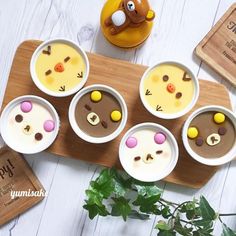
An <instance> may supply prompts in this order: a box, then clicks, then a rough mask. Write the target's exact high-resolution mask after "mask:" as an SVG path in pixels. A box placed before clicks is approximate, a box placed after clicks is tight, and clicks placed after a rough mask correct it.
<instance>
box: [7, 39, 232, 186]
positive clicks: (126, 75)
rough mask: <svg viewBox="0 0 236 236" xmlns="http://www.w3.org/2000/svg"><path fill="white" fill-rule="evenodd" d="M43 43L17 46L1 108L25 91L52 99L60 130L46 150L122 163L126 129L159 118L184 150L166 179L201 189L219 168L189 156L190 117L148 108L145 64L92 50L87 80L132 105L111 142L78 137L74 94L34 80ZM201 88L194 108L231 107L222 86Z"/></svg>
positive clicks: (107, 163) (104, 162) (93, 160)
mask: <svg viewBox="0 0 236 236" xmlns="http://www.w3.org/2000/svg"><path fill="white" fill-rule="evenodd" d="M39 44H40V42H39V41H25V42H23V43H22V44H21V45H20V46H19V48H18V49H17V52H16V55H15V58H14V61H13V65H12V68H11V72H10V77H9V81H8V85H7V88H6V93H5V97H4V102H3V108H4V107H5V105H6V104H7V103H8V102H9V101H11V100H12V99H14V98H15V97H17V96H21V95H26V94H34V95H38V96H41V97H43V98H45V99H47V100H49V101H50V102H51V103H52V104H53V105H54V106H55V107H56V109H57V111H58V113H59V116H60V119H61V127H60V132H59V135H58V137H57V139H56V141H55V143H54V144H53V145H52V146H51V147H50V148H49V149H48V151H49V152H51V153H54V154H58V155H60V156H63V157H73V158H76V159H79V160H84V161H88V162H91V163H96V164H99V165H102V166H107V167H112V166H114V165H116V166H118V167H120V163H119V158H118V147H119V142H120V139H121V138H122V136H123V134H124V132H126V131H127V130H128V129H129V128H130V127H132V126H134V125H136V124H138V123H142V122H156V123H159V124H161V125H164V126H166V127H167V128H168V129H170V130H171V131H172V132H173V134H174V135H175V137H176V138H177V140H178V144H179V149H180V155H179V161H178V164H177V167H176V168H175V170H174V171H173V172H172V173H171V174H170V175H169V176H168V177H167V178H166V179H165V180H166V181H168V182H172V183H176V184H181V185H185V186H190V187H193V188H200V187H202V186H203V185H204V184H205V183H206V182H207V181H208V180H209V179H210V178H211V177H212V175H213V174H214V173H215V172H216V171H217V169H218V167H208V166H204V165H202V164H199V163H198V162H196V161H194V160H193V159H192V158H191V157H190V156H188V154H187V153H186V151H185V150H184V147H183V145H182V140H181V129H182V126H183V123H184V121H185V120H186V118H187V116H184V117H182V118H180V119H177V120H174V121H167V120H161V119H158V118H156V117H154V116H152V115H151V114H150V113H148V112H147V111H146V110H145V108H144V107H143V105H142V104H141V101H140V98H139V81H140V78H141V76H142V75H143V73H144V71H145V70H146V69H147V67H146V66H142V65H135V64H131V63H129V62H125V61H121V60H117V59H112V58H108V57H104V56H100V55H96V54H91V53H88V57H89V61H90V75H89V79H88V82H87V84H86V85H91V84H95V83H101V84H106V85H109V86H112V87H113V88H115V89H116V90H118V91H119V92H120V93H121V94H122V96H123V97H124V99H125V100H126V103H127V106H128V112H129V115H128V122H127V125H126V128H125V130H124V131H123V133H122V134H121V135H120V136H119V137H118V138H117V139H115V140H114V141H112V142H110V143H106V144H99V145H94V144H89V143H86V142H84V141H83V140H81V139H80V138H78V137H77V136H76V135H75V133H74V132H73V130H72V129H71V127H70V124H69V121H68V115H67V113H68V107H69V104H70V101H71V99H72V96H71V97H67V98H54V97H50V96H48V95H46V94H44V93H42V92H41V91H39V89H38V88H37V87H36V86H35V85H34V84H33V82H32V80H31V77H30V72H29V64H30V59H31V55H32V54H33V52H34V50H35V49H36V47H37V46H38V45H39ZM200 89H201V93H200V98H199V101H198V104H197V105H196V106H195V107H194V109H193V110H195V109H196V108H199V107H201V106H203V105H210V104H216V105H222V106H225V107H227V108H231V105H230V100H229V94H228V92H227V90H226V89H225V88H224V87H223V86H222V85H220V84H217V83H213V82H208V81H204V80H200Z"/></svg>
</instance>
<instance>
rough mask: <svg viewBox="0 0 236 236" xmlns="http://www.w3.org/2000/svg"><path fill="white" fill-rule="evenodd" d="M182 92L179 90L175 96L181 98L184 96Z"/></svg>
mask: <svg viewBox="0 0 236 236" xmlns="http://www.w3.org/2000/svg"><path fill="white" fill-rule="evenodd" d="M182 95H183V94H182V93H180V92H178V93H176V95H175V97H176V98H177V99H180V98H181V97H182Z"/></svg>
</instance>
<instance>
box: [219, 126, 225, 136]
mask: <svg viewBox="0 0 236 236" xmlns="http://www.w3.org/2000/svg"><path fill="white" fill-rule="evenodd" d="M226 133H227V129H226V128H225V127H220V128H219V129H218V134H219V135H221V136H223V135H225V134H226Z"/></svg>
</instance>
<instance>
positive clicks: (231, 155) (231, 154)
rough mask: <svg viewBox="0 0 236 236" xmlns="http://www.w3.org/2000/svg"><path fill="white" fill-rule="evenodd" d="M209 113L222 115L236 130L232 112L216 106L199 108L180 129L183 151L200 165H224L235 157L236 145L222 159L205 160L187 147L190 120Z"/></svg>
mask: <svg viewBox="0 0 236 236" xmlns="http://www.w3.org/2000/svg"><path fill="white" fill-rule="evenodd" d="M210 111H214V112H222V113H224V114H225V115H226V116H227V117H228V118H229V119H230V120H231V121H232V123H233V125H234V128H235V130H236V116H235V114H234V113H233V112H232V111H230V110H228V109H226V108H225V107H222V106H216V105H211V106H204V107H201V108H199V109H198V110H196V111H194V112H193V113H192V114H191V115H190V116H189V117H188V119H187V120H186V122H185V123H184V126H183V129H182V140H183V144H184V147H185V149H186V150H187V152H188V154H189V155H190V156H191V157H192V158H193V159H195V160H196V161H198V162H200V163H202V164H205V165H208V166H219V165H223V164H226V163H228V162H230V161H232V160H233V159H234V158H235V157H236V143H235V145H234V147H233V148H232V149H231V150H230V151H229V152H228V153H227V154H226V155H224V156H222V157H217V158H205V157H202V156H200V155H198V154H197V153H196V152H194V151H193V150H192V148H191V147H190V145H189V141H188V135H187V133H188V128H189V126H190V124H191V122H192V120H193V119H194V118H195V117H196V116H198V115H199V114H201V113H204V112H210Z"/></svg>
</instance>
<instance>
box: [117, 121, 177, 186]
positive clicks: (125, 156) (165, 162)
mask: <svg viewBox="0 0 236 236" xmlns="http://www.w3.org/2000/svg"><path fill="white" fill-rule="evenodd" d="M178 155H179V149H178V144H177V142H176V139H175V137H174V136H173V134H172V133H171V132H170V131H169V130H168V129H166V128H165V127H163V126H161V125H159V124H156V123H142V124H138V125H136V126H134V127H132V128H131V129H130V130H128V131H127V132H126V134H125V135H124V136H123V138H122V140H121V142H120V147H119V158H120V162H121V165H122V166H123V168H124V170H125V171H126V172H127V173H128V174H129V175H130V176H132V177H133V178H135V179H137V180H140V181H144V182H154V181H158V180H161V179H163V178H165V177H167V176H168V175H169V174H170V173H171V172H172V171H173V169H174V168H175V166H176V164H177V161H178Z"/></svg>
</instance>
